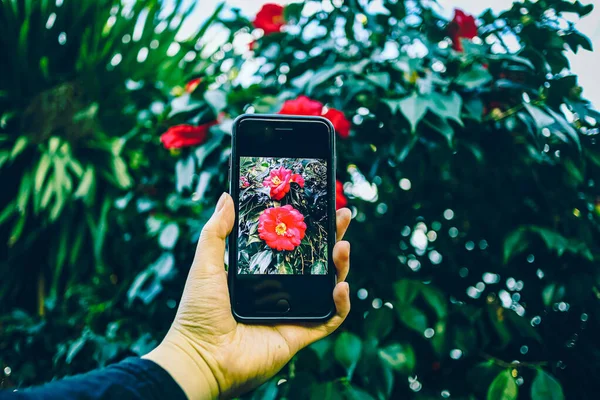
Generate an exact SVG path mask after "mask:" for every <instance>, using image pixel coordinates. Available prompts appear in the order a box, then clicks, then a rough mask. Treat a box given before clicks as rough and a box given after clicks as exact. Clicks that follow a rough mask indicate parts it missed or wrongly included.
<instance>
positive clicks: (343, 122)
mask: <svg viewBox="0 0 600 400" xmlns="http://www.w3.org/2000/svg"><path fill="white" fill-rule="evenodd" d="M323 109H324V107H323V103H321V102H320V101H317V100H313V99H311V98H309V97H306V96H298V98H296V99H294V100H286V101H285V102H284V103H283V106H282V107H281V110H279V114H287V115H322V116H323V117H325V118H327V119H328V120H330V121H331V123H332V124H333V127H334V128H335V131H336V132H337V133H338V135H340V137H342V138H347V137H348V135H350V121H348V120H347V119H346V116H345V115H344V113H343V112H341V111H340V110H336V109H335V108H327V112H325V113H323Z"/></svg>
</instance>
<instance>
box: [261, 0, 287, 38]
mask: <svg viewBox="0 0 600 400" xmlns="http://www.w3.org/2000/svg"><path fill="white" fill-rule="evenodd" d="M284 24H285V19H284V17H283V6H281V5H279V4H273V3H267V4H265V5H264V6H262V8H261V9H260V11H259V12H258V13H257V14H256V17H255V18H254V27H255V28H260V29H262V30H263V31H264V32H265V35H270V34H271V33H276V32H281V27H282V26H283V25H284Z"/></svg>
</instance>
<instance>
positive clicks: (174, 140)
mask: <svg viewBox="0 0 600 400" xmlns="http://www.w3.org/2000/svg"><path fill="white" fill-rule="evenodd" d="M214 124H215V121H213V122H209V123H207V124H204V125H200V126H193V125H175V126H172V127H170V128H169V129H168V130H167V131H166V132H165V133H163V134H162V135H161V136H160V141H161V142H162V144H163V146H165V149H180V148H182V147H189V146H197V145H199V144H201V143H203V142H204V140H206V135H207V133H208V129H209V128H210V127H211V126H212V125H214Z"/></svg>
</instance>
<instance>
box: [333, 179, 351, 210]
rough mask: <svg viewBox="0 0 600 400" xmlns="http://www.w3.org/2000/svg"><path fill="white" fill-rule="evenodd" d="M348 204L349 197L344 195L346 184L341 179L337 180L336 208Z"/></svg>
mask: <svg viewBox="0 0 600 400" xmlns="http://www.w3.org/2000/svg"><path fill="white" fill-rule="evenodd" d="M347 205H348V199H347V198H346V195H344V184H343V183H342V182H340V181H335V209H336V210H339V209H340V208H344V207H346V206H347Z"/></svg>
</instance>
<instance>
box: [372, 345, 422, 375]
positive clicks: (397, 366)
mask: <svg viewBox="0 0 600 400" xmlns="http://www.w3.org/2000/svg"><path fill="white" fill-rule="evenodd" d="M379 357H381V359H382V360H383V361H384V362H385V363H386V364H387V365H388V366H389V367H390V368H392V369H393V370H394V371H398V372H402V373H403V374H410V373H412V372H413V370H414V369H415V364H416V357H415V352H414V350H413V348H412V346H411V345H410V344H408V343H405V344H400V343H392V344H390V345H388V346H386V347H384V348H381V349H379Z"/></svg>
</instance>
